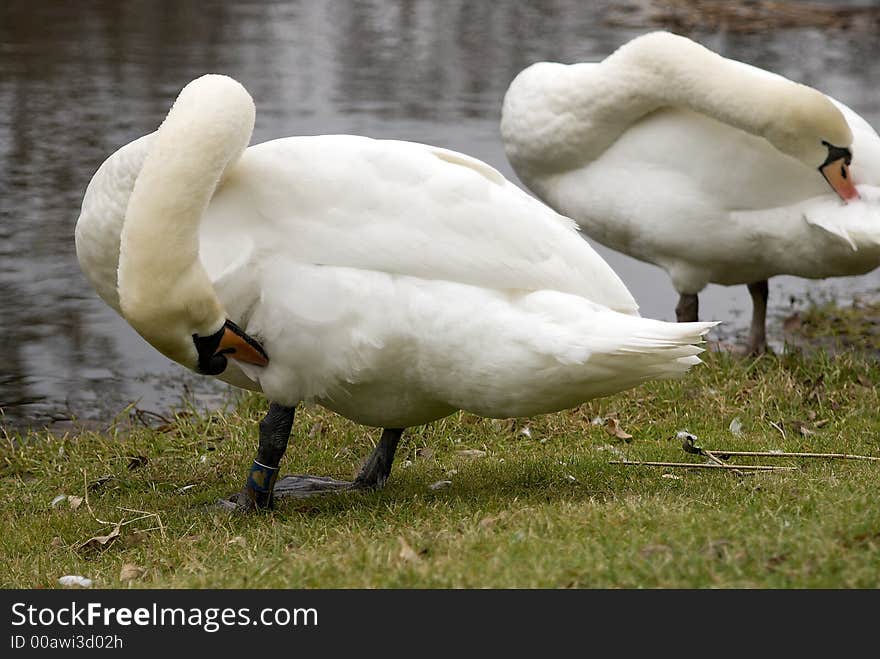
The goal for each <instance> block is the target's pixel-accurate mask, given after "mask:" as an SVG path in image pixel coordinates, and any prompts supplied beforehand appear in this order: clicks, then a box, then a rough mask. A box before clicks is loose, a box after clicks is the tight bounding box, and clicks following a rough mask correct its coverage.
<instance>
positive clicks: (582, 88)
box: [501, 32, 852, 172]
mask: <svg viewBox="0 0 880 659" xmlns="http://www.w3.org/2000/svg"><path fill="white" fill-rule="evenodd" d="M661 107H683V108H688V109H691V110H695V111H697V112H700V113H702V114H705V115H707V116H710V117H712V118H714V119H717V120H719V121H722V122H724V123H726V124H729V125H731V126H734V127H736V128H739V129H741V130H744V131H746V132H748V133H751V134H754V135H757V136H760V137H763V138H765V139H767V140H768V141H769V142H770V143H771V144H772V145H773V146H775V147H776V148H777V149H778V150H779V151H781V152H783V153H785V154H787V155H790V156H792V157H794V158H796V159H798V160H800V161H802V162H804V164H807V165H809V166H811V167H813V168H816V167H818V166H820V165H821V164H822V162H823V161H824V159H825V157H826V156H827V149H826V148H825V147H823V145H822V140H823V139H824V140H827V141H828V142H830V143H831V144H834V145H836V146H840V147H847V146H849V145H850V144H851V143H852V133H851V132H850V130H849V127H848V125H847V123H846V120H845V119H844V118H843V115H842V114H841V113H840V111H839V110H838V109H837V108H836V107H835V106H834V104H833V103H832V102H831V101H830V100H828V98H827V97H825V95H824V94H822V93H820V92H818V91H816V90H815V89H812V88H810V87H807V86H805V85H801V84H798V83H796V82H793V81H791V80H788V79H786V78H783V77H782V76H778V75H775V74H772V73H768V72H766V71H762V70H760V69H756V68H754V67H751V66H748V65H745V64H742V63H740V62H736V61H734V60H729V59H726V58H724V57H721V56H720V55H718V54H717V53H713V52H712V51H710V50H708V49H707V48H705V47H703V46H701V45H699V44H697V43H695V42H693V41H691V40H689V39H686V38H684V37H680V36H676V35H673V34H670V33H668V32H654V33H651V34H646V35H644V36H642V37H639V38H637V39H634V40H632V41H630V42H629V43H627V44H625V45H624V46H622V47H620V48H619V49H618V50H617V51H615V52H614V53H612V54H611V55H609V56H608V57H607V58H606V59H605V60H604V61H603V62H602V63H601V64H598V65H597V64H573V65H569V66H566V65H562V64H554V63H548V62H541V63H538V64H535V65H533V66H532V67H529V68H528V69H526V70H524V71H523V72H522V73H520V75H519V76H517V78H516V79H515V80H514V81H513V83H511V86H510V89H509V90H508V92H507V95H506V96H505V100H504V109H503V113H502V122H501V131H502V133H503V135H504V139H505V144H506V147H507V151H508V156H509V157H510V158H511V161H512V162H514V165H515V166H516V167H517V170H518V172H519V170H520V169H523V170H529V169H530V168H535V167H539V168H540V169H541V170H542V171H543V172H547V171H562V170H565V169H569V168H572V167H578V166H581V165H583V164H585V163H587V162H590V161H592V160H594V159H596V158H597V157H598V156H600V155H601V154H602V153H603V152H604V151H605V149H607V148H608V147H609V146H610V145H611V144H612V143H613V142H614V141H615V140H616V139H617V138H618V137H619V136H620V135H621V133H623V132H624V131H625V130H626V129H627V128H628V127H629V126H631V125H632V124H633V123H635V122H636V121H638V120H639V119H640V118H642V117H644V116H645V115H647V114H649V113H651V112H653V111H654V110H657V109H659V108H661ZM686 150H687V145H686V144H683V145H682V153H683V157H686Z"/></svg>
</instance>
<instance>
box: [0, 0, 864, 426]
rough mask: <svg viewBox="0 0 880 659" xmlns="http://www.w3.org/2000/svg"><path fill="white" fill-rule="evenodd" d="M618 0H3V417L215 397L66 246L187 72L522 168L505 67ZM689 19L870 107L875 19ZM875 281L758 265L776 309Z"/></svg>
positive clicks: (725, 299)
mask: <svg viewBox="0 0 880 659" xmlns="http://www.w3.org/2000/svg"><path fill="white" fill-rule="evenodd" d="M611 4H612V3H605V2H596V3H588V2H580V1H575V0H559V1H555V2H550V1H548V2H531V3H524V2H500V1H497V2H464V1H457V0H448V1H443V2H440V1H435V2H430V1H427V0H398V1H394V0H387V1H382V0H372V1H363V2H344V1H338V2H326V3H325V2H316V1H311V0H310V1H303V2H180V1H177V0H175V1H161V0H150V1H147V0H144V1H142V2H139V1H127V2H124V3H122V2H116V1H115V0H114V1H112V2H110V1H108V2H61V1H60V0H59V1H58V2H38V1H34V0H28V1H26V2H19V1H17V0H12V1H11V2H10V0H4V2H2V3H0V336H2V341H0V407H2V409H3V413H4V415H5V418H3V420H2V423H3V424H4V425H7V426H34V427H36V426H41V425H44V424H45V423H46V422H47V421H49V420H51V419H53V418H60V417H64V416H68V415H71V414H74V415H77V416H79V417H81V418H96V419H106V418H109V417H111V416H112V415H114V414H115V413H117V412H119V411H120V410H121V409H123V408H124V406H125V405H127V404H128V403H130V402H132V401H138V400H139V401H140V402H139V405H140V407H142V408H146V409H150V410H156V411H161V410H163V409H166V408H167V407H168V406H169V405H172V404H176V403H178V402H179V401H180V400H181V399H182V397H183V396H188V397H190V398H192V399H194V400H196V401H197V402H198V403H199V404H201V405H205V406H210V405H216V404H219V402H220V401H221V400H222V397H223V395H224V394H225V392H226V391H227V389H226V387H225V385H221V384H214V382H213V381H212V380H210V379H207V378H200V377H198V376H195V375H191V374H189V373H188V372H187V371H185V370H184V369H182V368H181V367H179V366H177V365H175V364H172V363H171V362H169V361H168V360H167V359H165V358H164V357H162V356H161V355H159V354H158V353H156V352H154V351H153V350H152V349H151V348H150V347H149V346H148V345H146V344H145V343H144V342H143V340H142V339H141V338H140V337H139V336H138V335H137V334H135V333H134V331H133V330H131V329H130V328H129V327H128V326H127V325H126V323H125V322H124V321H122V320H121V319H120V318H118V317H117V316H116V315H115V313H114V312H112V311H111V310H110V309H109V308H107V307H106V306H105V305H104V303H103V302H101V301H100V300H99V299H98V297H97V296H96V294H95V293H94V292H93V291H92V289H91V287H90V286H89V284H88V283H87V282H86V280H85V278H84V276H83V275H82V274H81V272H80V270H79V267H78V264H77V262H76V256H75V253H74V243H73V228H74V224H75V222H76V218H77V215H78V213H79V205H80V202H81V199H82V194H83V192H84V190H85V187H86V184H87V183H88V181H89V179H90V177H91V175H92V173H93V172H94V171H95V170H96V169H97V167H98V166H99V165H100V163H101V162H102V161H103V160H104V159H105V158H106V157H107V156H108V155H109V154H110V153H111V152H113V151H114V150H115V149H117V148H118V147H119V146H121V145H122V144H125V143H127V142H129V141H131V140H133V139H135V138H137V137H139V136H141V135H143V134H145V133H148V132H151V131H153V130H155V128H156V127H157V126H158V124H159V123H160V121H161V120H162V118H163V116H164V114H165V112H166V111H167V109H168V107H169V105H170V103H171V102H172V101H173V99H174V97H175V95H176V94H177V92H178V91H179V90H180V88H181V87H182V86H183V85H185V84H186V83H187V82H189V81H190V80H191V79H193V78H195V77H197V76H199V75H201V74H203V73H207V72H217V73H226V74H229V75H231V76H233V77H235V78H237V79H238V80H240V81H241V82H242V83H243V84H244V85H245V86H246V87H247V88H248V90H249V91H250V92H251V94H252V95H253V97H254V99H255V101H256V103H257V125H256V130H255V134H254V138H253V141H254V142H261V141H265V140H267V139H271V138H275V137H281V136H286V135H292V134H320V133H361V134H366V135H371V136H374V137H394V138H401V139H408V140H415V141H420V142H428V143H433V144H437V145H440V146H444V147H449V148H452V149H457V150H461V151H464V152H467V153H469V154H472V155H474V156H476V157H478V158H481V159H483V160H485V161H487V162H489V163H490V164H492V165H494V166H495V167H497V168H498V169H500V170H501V171H502V172H503V173H504V174H505V175H507V176H509V177H511V178H512V179H513V180H516V179H515V176H514V174H513V172H512V170H511V169H510V166H509V165H508V164H507V162H506V160H505V158H504V154H503V149H502V145H501V142H500V137H499V133H498V120H499V113H500V105H501V99H502V96H503V94H504V91H505V89H506V88H507V85H508V83H509V82H510V80H511V79H512V78H513V77H514V75H516V73H518V72H519V71H520V70H521V69H522V68H524V67H525V66H527V65H528V64H530V63H531V62H534V61H536V60H542V59H552V60H559V61H576V60H586V59H600V58H602V57H603V56H605V55H606V54H608V53H609V52H611V51H612V50H613V49H614V48H615V47H617V46H618V45H619V44H621V43H623V42H624V41H626V40H628V39H630V38H632V37H634V36H636V35H638V34H641V33H642V32H644V31H645V30H646V29H647V26H643V25H641V24H639V21H640V20H641V19H640V18H639V17H640V16H643V13H642V9H643V8H644V7H645V6H648V5H649V4H650V3H647V2H638V3H636V2H633V3H629V4H627V3H623V4H624V5H626V6H631V7H633V9H634V11H633V12H627V11H622V10H621V8H620V6H621V4H622V3H615V4H616V6H615V7H614V8H613V11H612V8H611ZM861 4H862V5H864V4H866V3H864V2H863V3H861ZM639 8H642V9H639ZM624 9H626V7H624ZM621 16H624V18H626V23H627V25H628V26H627V27H621V26H620V21H619V20H618V19H619V18H620V17H621ZM611 19H615V20H611ZM629 25H632V26H631V27H630V26H629ZM690 36H693V37H695V38H699V39H700V40H702V41H703V42H704V43H705V44H706V45H708V46H710V47H712V48H713V49H715V50H718V51H720V52H721V53H723V54H725V55H727V56H730V57H734V58H736V59H740V60H744V61H747V62H750V63H753V64H756V65H758V66H761V67H764V68H768V69H772V70H775V71H778V72H780V73H782V74H784V75H786V76H789V77H791V78H794V79H796V80H799V81H801V82H805V83H807V84H810V85H813V86H816V87H818V88H820V89H822V90H823V91H826V92H827V93H830V94H832V95H834V96H836V97H838V98H840V99H841V100H843V101H845V102H846V103H848V104H849V105H850V106H851V107H852V108H853V109H855V110H856V111H857V112H859V113H860V114H862V115H863V116H864V117H866V118H867V119H868V121H870V122H871V123H873V124H874V125H875V126H876V125H880V84H878V82H880V56H878V55H880V42H878V39H877V37H876V31H875V30H859V29H851V30H846V31H827V30H826V31H822V30H819V29H796V30H775V31H772V32H768V33H751V34H748V33H738V32H733V31H729V30H725V31H717V30H713V31H708V30H697V31H693V32H690ZM597 249H598V250H599V252H600V253H601V254H602V255H603V256H605V258H606V259H607V260H608V261H609V262H610V264H611V265H612V267H614V269H615V270H616V271H617V272H618V273H619V274H620V275H621V277H622V278H623V280H624V281H625V282H626V283H627V285H628V286H629V287H630V289H631V290H632V291H633V294H634V295H635V297H636V299H637V300H638V302H639V303H640V305H641V307H642V312H643V314H644V315H648V316H653V317H658V318H664V319H669V320H671V319H673V317H674V314H673V307H674V305H675V301H676V299H677V296H676V294H675V292H674V291H673V289H672V286H671V285H670V284H669V281H668V279H667V277H666V276H665V274H664V273H663V272H662V271H660V270H659V269H657V268H655V267H653V266H649V265H646V264H642V263H639V262H637V261H634V260H632V259H630V258H628V257H625V256H622V255H620V254H617V253H614V252H611V251H610V250H607V249H605V248H602V247H601V246H597ZM878 289H880V272H878V271H875V272H873V273H871V274H869V275H866V276H863V277H856V278H848V279H835V280H825V281H822V282H813V281H806V280H799V279H795V278H790V277H779V278H776V279H774V280H772V281H771V295H772V304H773V306H774V311H775V312H776V313H777V314H784V313H786V312H787V311H789V310H790V308H791V305H792V301H791V300H792V298H794V299H795V300H796V301H801V302H802V301H803V300H804V299H806V298H807V297H808V296H813V297H828V296H834V297H838V298H849V297H851V296H853V295H854V294H857V293H860V292H875V291H877V290H878ZM749 310H750V301H749V298H748V294H747V292H746V291H745V288H744V287H734V288H723V287H718V286H713V287H710V288H708V289H707V290H706V291H704V293H703V295H702V296H701V315H702V316H703V317H705V318H710V317H711V318H722V319H727V320H728V321H730V322H729V323H727V326H728V327H727V329H726V331H727V332H728V333H730V332H736V331H738V330H740V329H742V328H743V327H744V326H745V324H746V323H747V322H748V317H749ZM773 325H774V327H771V330H773V329H777V327H776V326H778V323H773Z"/></svg>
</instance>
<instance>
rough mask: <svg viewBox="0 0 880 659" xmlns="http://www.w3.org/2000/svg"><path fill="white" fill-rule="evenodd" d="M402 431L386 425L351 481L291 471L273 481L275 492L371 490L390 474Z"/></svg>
mask: <svg viewBox="0 0 880 659" xmlns="http://www.w3.org/2000/svg"><path fill="white" fill-rule="evenodd" d="M402 434H403V429H402V428H386V429H385V430H383V431H382V437H381V438H380V439H379V443H378V444H376V448H374V449H373V452H372V453H371V454H370V457H368V458H367V460H366V462H365V463H364V466H363V467H362V468H361V470H360V472H359V473H358V475H357V476H356V477H355V479H354V481H353V482H348V481H340V480H336V479H335V478H328V477H326V476H309V475H307V474H292V475H290V476H285V477H284V478H282V479H280V480H279V481H278V482H277V483H276V484H275V491H274V494H275V496H282V497H283V496H288V497H307V496H311V495H313V494H319V493H321V492H327V491H333V490H370V489H380V488H382V487H383V486H384V485H385V481H387V480H388V476H389V475H390V474H391V464H392V463H393V462H394V452H395V451H396V450H397V444H398V442H400V436H401V435H402Z"/></svg>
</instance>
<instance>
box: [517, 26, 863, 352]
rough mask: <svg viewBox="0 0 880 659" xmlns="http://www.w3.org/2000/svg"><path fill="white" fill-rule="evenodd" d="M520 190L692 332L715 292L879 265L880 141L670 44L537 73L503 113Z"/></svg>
mask: <svg viewBox="0 0 880 659" xmlns="http://www.w3.org/2000/svg"><path fill="white" fill-rule="evenodd" d="M501 132H502V137H503V140H504V144H505V149H506V152H507V156H508V158H509V160H510V162H511V164H512V165H513V168H514V170H515V171H516V173H517V175H518V176H519V178H520V179H521V180H522V181H523V183H524V184H525V185H527V186H528V187H529V189H531V190H532V191H533V192H534V193H535V194H536V195H537V196H538V197H540V198H541V199H542V200H544V201H545V202H547V203H548V204H549V205H550V206H552V207H553V208H554V209H555V210H557V211H559V212H560V213H562V214H564V215H566V216H569V217H571V218H573V219H574V220H575V221H577V223H578V224H579V225H580V227H581V228H582V229H583V230H584V232H585V233H586V234H588V235H589V236H591V237H592V238H594V239H595V240H597V241H599V242H601V243H602V244H604V245H606V246H608V247H611V248H612V249H616V250H618V251H621V252H624V253H626V254H629V255H630V256H633V257H635V258H637V259H641V260H643V261H647V262H650V263H654V264H656V265H658V266H660V267H662V268H663V269H665V270H666V272H667V273H668V274H669V276H670V277H671V279H672V283H673V285H674V286H675V288H676V290H677V291H678V292H679V293H680V295H681V299H680V302H679V305H678V307H677V309H676V311H677V316H678V318H679V319H680V320H696V319H697V294H698V293H699V292H700V291H701V290H702V289H703V288H704V287H705V286H706V284H707V283H710V282H714V283H718V284H725V285H731V284H748V285H749V290H750V292H751V293H752V298H753V300H754V314H753V318H752V328H751V336H750V342H749V345H750V350H751V351H752V352H762V351H763V350H765V349H766V338H765V313H766V302H767V279H768V278H769V277H772V276H774V275H778V274H790V275H797V276H801V277H811V278H823V277H830V276H841V275H854V274H862V273H865V272H868V271H870V270H872V269H874V268H875V267H877V266H878V265H880V187H878V186H880V138H878V136H877V133H876V132H875V131H874V130H873V129H872V128H871V127H870V126H869V125H868V124H867V122H865V120H864V119H862V118H861V117H859V116H858V115H857V114H856V113H854V112H853V111H852V110H850V109H849V108H848V107H846V106H845V105H843V104H842V103H840V102H839V101H837V100H835V99H833V98H830V97H828V96H826V95H824V94H822V93H821V92H819V91H817V90H815V89H812V88H810V87H807V86H804V85H801V84H798V83H795V82H793V81H791V80H788V79H786V78H784V77H782V76H779V75H776V74H773V73H769V72H767V71H763V70H761V69H758V68H755V67H752V66H749V65H747V64H743V63H741V62H737V61H734V60H730V59H726V58H724V57H721V56H720V55H718V54H716V53H713V52H712V51H710V50H708V49H706V48H704V47H703V46H701V45H699V44H697V43H695V42H693V41H691V40H689V39H686V38H685V37H681V36H676V35H673V34H669V33H666V32H654V33H650V34H646V35H643V36H641V37H637V38H636V39H633V40H632V41H630V42H629V43H627V44H624V45H623V46H621V47H620V48H619V49H618V50H617V51H615V52H614V53H612V54H611V55H609V56H608V57H607V58H606V59H605V60H603V61H602V62H599V63H578V64H571V65H565V64H558V63H552V62H539V63H536V64H533V65H531V66H530V67H528V68H526V69H525V70H523V71H522V72H521V73H520V74H519V75H518V76H516V78H515V79H514V80H513V82H512V83H511V84H510V87H509V89H508V90H507V93H506V95H505V98H504V103H503V110H502V119H501Z"/></svg>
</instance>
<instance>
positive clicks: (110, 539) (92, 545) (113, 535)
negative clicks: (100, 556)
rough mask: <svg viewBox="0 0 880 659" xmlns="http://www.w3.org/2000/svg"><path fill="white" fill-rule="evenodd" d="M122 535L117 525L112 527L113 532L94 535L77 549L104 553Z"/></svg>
mask: <svg viewBox="0 0 880 659" xmlns="http://www.w3.org/2000/svg"><path fill="white" fill-rule="evenodd" d="M121 533H122V531H121V527H120V526H119V524H117V525H116V526H114V527H113V530H112V531H110V533H108V534H107V535H96V536H94V537H92V538H89V539H88V540H86V541H85V542H83V543H82V544H80V545H79V547H77V549H80V550H83V549H93V550H96V551H104V550H105V549H108V548H109V547H110V545H112V544H113V543H114V542H115V541H116V540H117V539H118V538H119V536H120V534H121Z"/></svg>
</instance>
